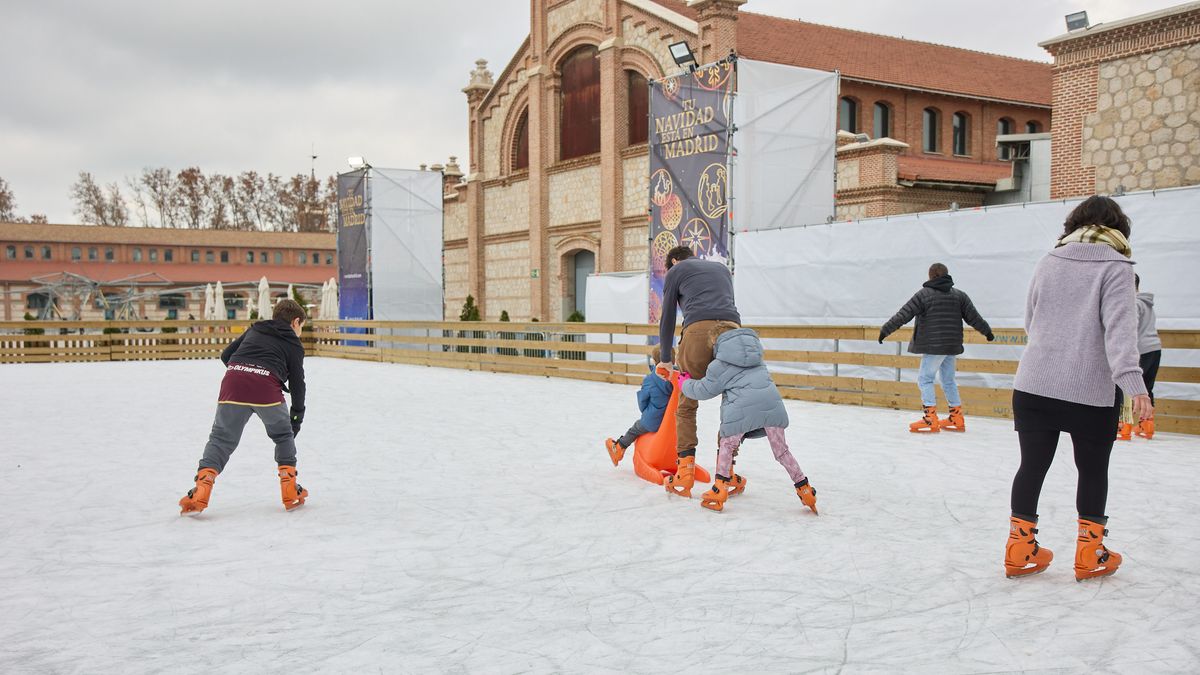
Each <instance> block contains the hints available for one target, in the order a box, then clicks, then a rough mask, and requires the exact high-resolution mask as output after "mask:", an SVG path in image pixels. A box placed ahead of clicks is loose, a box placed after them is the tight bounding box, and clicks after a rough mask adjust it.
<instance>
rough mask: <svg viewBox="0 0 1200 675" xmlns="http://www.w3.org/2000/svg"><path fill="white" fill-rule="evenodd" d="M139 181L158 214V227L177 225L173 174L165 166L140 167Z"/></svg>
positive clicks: (177, 205)
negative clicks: (155, 167)
mask: <svg viewBox="0 0 1200 675" xmlns="http://www.w3.org/2000/svg"><path fill="white" fill-rule="evenodd" d="M139 182H141V184H142V185H143V186H144V187H145V188H146V194H147V198H148V199H149V201H150V206H151V208H153V209H154V211H155V213H156V214H157V216H158V226H159V227H179V222H178V221H179V195H178V190H176V189H175V175H174V174H173V173H172V172H171V170H170V169H168V168H166V167H159V168H157V169H151V168H149V167H147V168H145V169H142V175H141V177H140V178H139Z"/></svg>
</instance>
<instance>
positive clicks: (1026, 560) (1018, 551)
mask: <svg viewBox="0 0 1200 675" xmlns="http://www.w3.org/2000/svg"><path fill="white" fill-rule="evenodd" d="M1037 532H1038V531H1037V521H1031V520H1025V519H1023V518H1017V517H1016V516H1013V517H1011V518H1009V519H1008V545H1007V546H1005V547H1004V576H1006V577H1008V578H1009V579H1011V578H1013V577H1022V576H1025V575H1027V574H1037V573H1038V572H1041V571H1042V570H1044V569H1046V568H1047V567H1049V566H1050V561H1051V560H1054V553H1053V552H1051V551H1050V549H1048V548H1042V546H1041V544H1038V540H1037V537H1036V536H1035V535H1037Z"/></svg>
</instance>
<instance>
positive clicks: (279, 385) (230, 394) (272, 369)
mask: <svg viewBox="0 0 1200 675" xmlns="http://www.w3.org/2000/svg"><path fill="white" fill-rule="evenodd" d="M221 361H222V362H223V363H225V365H226V366H227V369H226V371H225V378H224V379H223V380H222V381H221V395H220V396H219V397H218V401H220V402H221V403H238V404H241V405H276V404H280V403H283V402H284V399H283V392H284V391H289V390H290V393H291V394H292V410H293V411H295V412H301V413H302V412H303V411H304V389H305V388H304V345H302V344H300V338H299V337H297V336H296V333H295V332H293V331H292V327H291V326H289V325H288V324H286V323H284V322H282V321H257V322H255V323H254V325H253V326H251V327H250V329H249V330H247V331H246V332H245V333H243V334H242V335H241V336H240V337H238V339H236V340H234V341H233V342H232V343H231V344H230V345H229V346H228V347H226V348H225V351H223V352H221ZM285 383H286V384H287V387H285V386H284V384H285Z"/></svg>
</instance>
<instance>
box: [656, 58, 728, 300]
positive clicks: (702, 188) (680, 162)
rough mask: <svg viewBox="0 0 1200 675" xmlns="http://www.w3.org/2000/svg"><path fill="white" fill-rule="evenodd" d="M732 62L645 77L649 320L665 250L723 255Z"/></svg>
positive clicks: (660, 282)
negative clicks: (650, 79) (685, 249)
mask: <svg viewBox="0 0 1200 675" xmlns="http://www.w3.org/2000/svg"><path fill="white" fill-rule="evenodd" d="M735 63H736V62H735V61H734V59H733V58H727V59H723V60H721V61H717V62H716V63H713V64H710V65H707V66H704V67H702V68H698V69H697V70H696V71H694V72H691V73H683V74H681V75H676V76H674V77H668V78H665V79H662V80H655V81H653V82H651V83H650V322H651V323H658V319H659V317H660V315H661V314H662V293H663V279H664V277H665V276H666V273H667V268H666V256H667V252H668V251H670V250H671V249H672V248H675V247H676V246H680V245H683V246H688V247H690V248H691V249H692V251H693V252H694V253H695V254H696V256H697V257H699V258H704V259H708V260H720V261H721V262H728V261H729V215H730V214H729V189H730V186H729V133H730V127H731V126H732V124H731V119H730V118H731V117H732V111H733V98H734V86H735V80H736V77H735Z"/></svg>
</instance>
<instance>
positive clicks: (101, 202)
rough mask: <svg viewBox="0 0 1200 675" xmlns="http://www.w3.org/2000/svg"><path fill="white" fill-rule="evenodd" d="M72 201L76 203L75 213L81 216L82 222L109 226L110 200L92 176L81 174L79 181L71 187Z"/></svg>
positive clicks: (85, 172)
mask: <svg viewBox="0 0 1200 675" xmlns="http://www.w3.org/2000/svg"><path fill="white" fill-rule="evenodd" d="M71 199H72V201H74V202H75V209H74V213H75V215H77V216H79V221H80V222H82V223H85V224H88V225H108V224H109V220H108V218H109V212H108V200H107V199H106V198H105V197H104V190H102V189H100V186H99V185H97V184H96V179H95V178H93V177H92V174H90V173H88V172H87V171H80V172H79V180H77V181H75V184H74V185H72V186H71Z"/></svg>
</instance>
